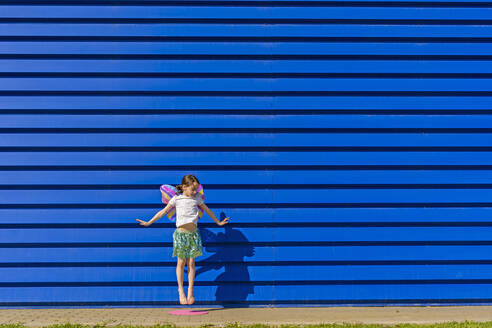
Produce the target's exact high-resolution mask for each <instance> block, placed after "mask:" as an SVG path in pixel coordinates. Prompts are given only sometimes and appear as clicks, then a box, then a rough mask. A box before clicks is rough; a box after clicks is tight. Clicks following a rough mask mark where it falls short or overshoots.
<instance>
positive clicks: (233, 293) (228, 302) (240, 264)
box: [195, 212, 254, 308]
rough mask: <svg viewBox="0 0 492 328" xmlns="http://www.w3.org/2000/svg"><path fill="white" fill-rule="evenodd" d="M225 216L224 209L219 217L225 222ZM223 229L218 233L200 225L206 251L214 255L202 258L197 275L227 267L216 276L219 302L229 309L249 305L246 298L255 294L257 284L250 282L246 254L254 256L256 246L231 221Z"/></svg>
mask: <svg viewBox="0 0 492 328" xmlns="http://www.w3.org/2000/svg"><path fill="white" fill-rule="evenodd" d="M225 217H226V216H225V214H224V213H223V212H222V213H221V214H220V220H221V221H222V220H223V219H224V218H225ZM223 228H224V232H219V233H218V234H214V233H213V232H212V231H210V230H208V229H204V228H200V235H201V238H202V242H203V246H204V248H205V250H206V251H207V252H209V253H215V254H213V255H211V256H209V257H208V258H205V259H203V260H201V261H200V262H201V264H202V265H201V267H200V268H199V269H197V270H196V272H195V277H196V276H198V275H199V274H201V273H204V272H206V271H208V270H212V269H214V270H219V269H220V268H222V267H224V272H223V273H221V274H220V275H218V276H217V278H216V279H215V281H216V283H217V290H216V292H215V297H216V302H217V304H221V305H222V306H224V307H227V308H231V307H248V304H247V302H246V299H247V298H248V295H249V294H254V286H253V284H252V283H251V280H250V277H249V271H248V266H247V264H246V263H245V262H244V257H245V256H247V257H252V256H254V247H253V246H251V245H250V244H249V242H248V239H247V238H246V236H244V234H243V233H242V232H241V231H239V230H236V229H233V228H232V227H231V225H230V224H226V225H224V226H223ZM227 242H234V243H240V245H238V246H232V247H231V246H226V247H224V246H225V245H223V243H227ZM207 244H208V245H207ZM217 244H219V245H217ZM220 244H222V245H220Z"/></svg>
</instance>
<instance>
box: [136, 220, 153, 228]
mask: <svg viewBox="0 0 492 328" xmlns="http://www.w3.org/2000/svg"><path fill="white" fill-rule="evenodd" d="M137 221H138V222H140V225H143V226H146V227H148V226H149V225H151V224H152V223H149V222H145V221H142V220H139V219H137Z"/></svg>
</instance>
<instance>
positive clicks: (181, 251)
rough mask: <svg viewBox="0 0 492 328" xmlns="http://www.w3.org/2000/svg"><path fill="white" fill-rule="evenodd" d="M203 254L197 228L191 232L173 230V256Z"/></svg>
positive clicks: (184, 256)
mask: <svg viewBox="0 0 492 328" xmlns="http://www.w3.org/2000/svg"><path fill="white" fill-rule="evenodd" d="M201 255H203V248H202V238H201V237H200V231H198V228H197V229H196V230H195V231H193V232H184V231H179V230H178V229H176V230H174V233H173V257H176V256H177V257H178V258H180V259H184V258H195V257H197V256H201Z"/></svg>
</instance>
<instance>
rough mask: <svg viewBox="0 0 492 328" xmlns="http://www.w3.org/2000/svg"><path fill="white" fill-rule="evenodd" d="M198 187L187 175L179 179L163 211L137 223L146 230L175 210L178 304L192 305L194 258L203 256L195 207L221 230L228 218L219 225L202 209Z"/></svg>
mask: <svg viewBox="0 0 492 328" xmlns="http://www.w3.org/2000/svg"><path fill="white" fill-rule="evenodd" d="M199 185H200V182H198V179H197V178H196V177H195V176H194V175H192V174H188V175H185V176H184V177H183V179H182V180H181V184H180V185H179V186H176V189H178V194H177V195H175V196H174V197H173V198H171V199H170V200H169V203H168V204H167V205H166V207H165V208H164V209H163V210H161V211H159V212H157V213H156V214H155V215H154V217H153V218H152V219H151V220H150V221H149V222H145V221H142V220H139V219H137V221H139V222H140V225H144V226H146V227H148V226H149V225H151V224H152V223H154V222H155V221H157V220H159V219H160V218H161V217H163V216H164V215H166V214H167V213H168V212H169V211H170V210H171V209H172V208H173V206H175V207H176V227H177V228H176V230H175V231H174V233H173V255H172V256H173V257H176V256H177V258H178V263H177V266H176V276H177V278H178V292H179V303H180V304H183V305H184V304H189V305H191V304H193V303H194V302H195V298H194V297H193V283H194V280H195V257H197V256H201V255H203V249H202V239H201V236H200V232H199V231H198V228H197V223H198V218H199V215H198V207H197V206H201V208H202V209H203V210H204V211H205V212H207V214H208V215H209V216H210V217H211V218H212V219H213V220H214V221H215V223H217V224H218V225H219V226H223V225H224V224H226V223H227V222H228V221H229V217H227V218H225V219H224V220H222V221H219V220H218V219H217V218H216V217H215V214H214V213H213V212H212V211H211V210H210V209H209V208H208V207H207V205H205V203H204V202H203V199H202V198H201V197H200V194H197V192H196V191H197V189H198V187H199ZM185 265H188V297H187V298H186V297H185V292H184V288H183V275H184V267H185Z"/></svg>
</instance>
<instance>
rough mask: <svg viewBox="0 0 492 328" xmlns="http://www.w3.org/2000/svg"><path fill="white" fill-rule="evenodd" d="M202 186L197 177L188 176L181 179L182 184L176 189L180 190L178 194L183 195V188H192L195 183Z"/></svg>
mask: <svg viewBox="0 0 492 328" xmlns="http://www.w3.org/2000/svg"><path fill="white" fill-rule="evenodd" d="M195 182H196V183H198V184H200V182H199V181H198V179H197V177H196V176H194V175H193V174H187V175H185V176H184V177H183V178H182V179H181V184H180V185H177V186H176V189H178V194H182V193H183V186H191V185H192V184H194V183H195Z"/></svg>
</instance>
